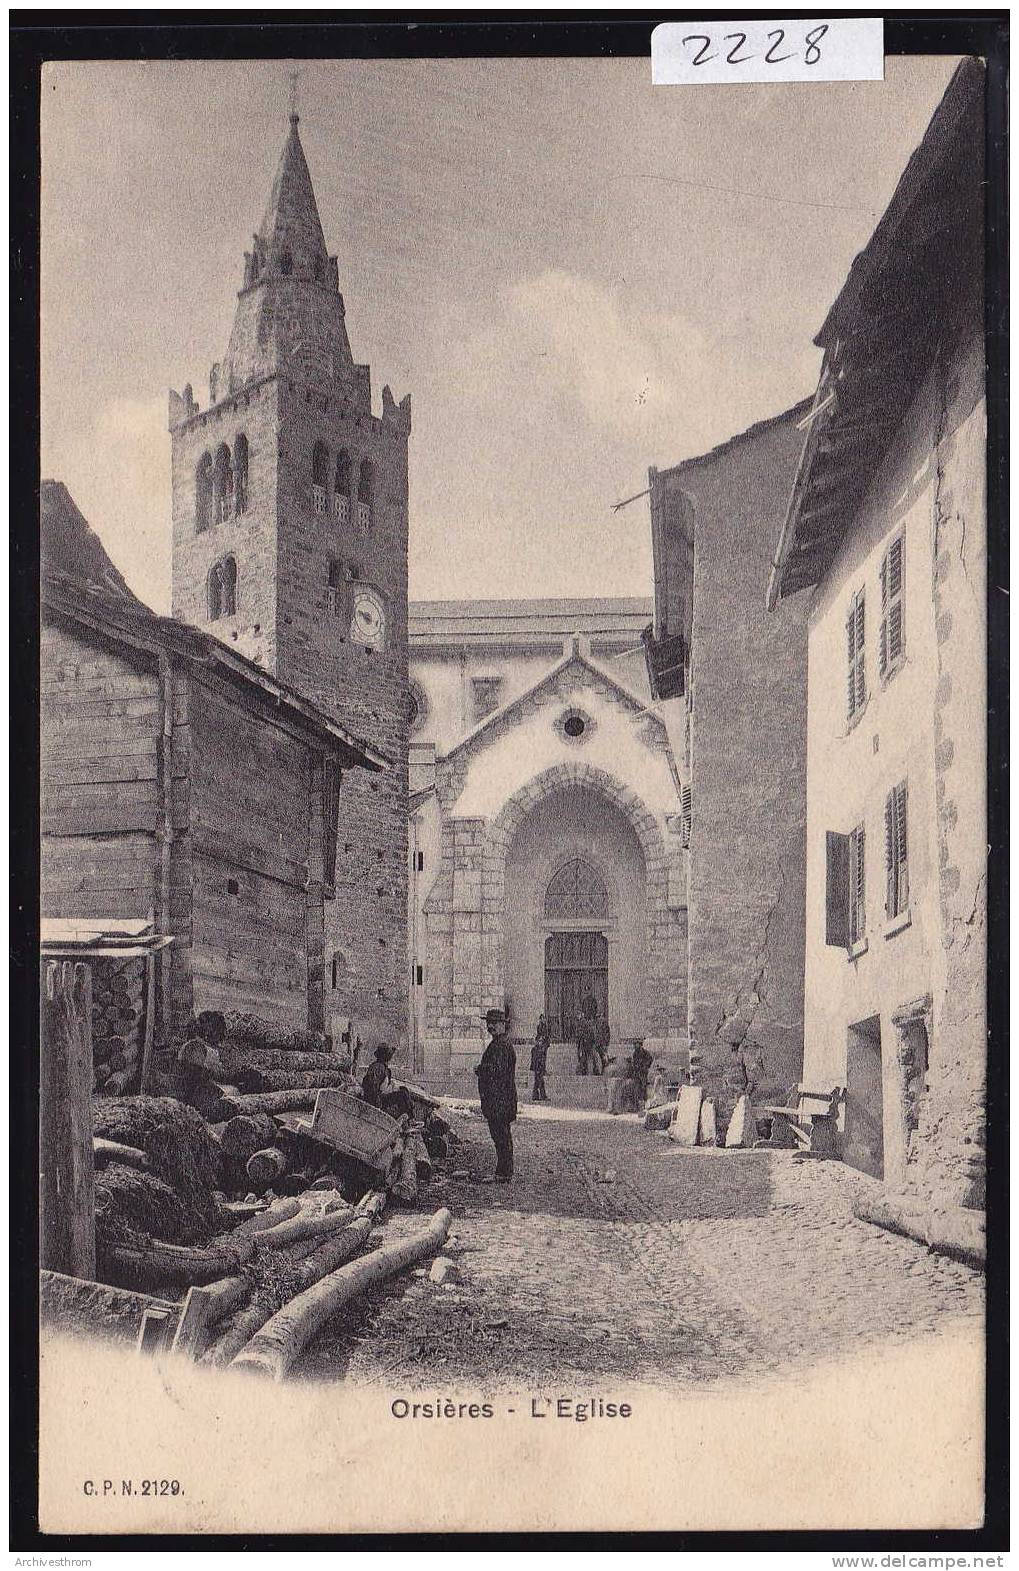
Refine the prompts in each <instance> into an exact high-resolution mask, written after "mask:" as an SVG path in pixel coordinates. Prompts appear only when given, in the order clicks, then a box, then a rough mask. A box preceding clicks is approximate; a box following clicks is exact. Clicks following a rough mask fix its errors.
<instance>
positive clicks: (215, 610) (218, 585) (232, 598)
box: [209, 556, 237, 622]
mask: <svg viewBox="0 0 1019 1571" xmlns="http://www.w3.org/2000/svg"><path fill="white" fill-rule="evenodd" d="M236 614H237V562H236V560H235V559H234V558H233V557H232V556H224V557H223V558H222V560H221V561H219V562H216V563H215V564H214V565H213V567H212V568H211V569H210V572H209V621H210V622H218V621H219V620H220V618H221V617H224V616H235V615H236Z"/></svg>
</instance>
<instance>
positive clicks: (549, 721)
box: [409, 599, 689, 1096]
mask: <svg viewBox="0 0 1019 1571" xmlns="http://www.w3.org/2000/svg"><path fill="white" fill-rule="evenodd" d="M653 609H654V607H653V602H652V601H650V600H642V599H589V600H570V599H563V600H519V601H509V600H489V601H484V600H481V601H420V602H412V603H411V606H410V619H409V633H410V677H411V687H410V693H411V699H410V715H411V728H412V729H411V741H410V785H411V795H410V811H411V827H410V845H409V853H410V855H409V891H410V899H409V910H410V945H411V972H412V974H411V988H410V994H411V1004H410V1016H411V1047H412V1062H413V1066H414V1069H415V1071H416V1072H417V1073H418V1074H420V1075H421V1076H422V1077H423V1078H426V1079H427V1080H428V1081H429V1083H431V1084H435V1085H444V1086H448V1087H450V1088H453V1089H456V1090H459V1091H461V1092H466V1093H468V1094H472V1092H473V1086H474V1079H473V1074H472V1066H473V1064H474V1063H476V1062H477V1058H478V1054H479V1052H480V1050H481V1048H482V1047H483V1044H484V1034H483V1033H484V1018H485V1011H486V1010H487V1009H489V1008H492V1007H499V1008H504V1009H505V1010H506V1011H507V1013H508V1016H509V1034H510V1036H511V1038H513V1039H515V1040H516V1041H517V1042H518V1043H522V1044H526V1043H527V1042H528V1041H530V1040H533V1036H534V1031H535V1026H536V1024H537V1020H538V1016H539V1015H540V1014H542V1013H544V1015H545V1017H546V1019H547V1021H548V1024H549V1028H550V1032H551V1042H552V1046H551V1049H550V1054H549V1073H550V1075H551V1076H552V1077H553V1082H554V1090H555V1091H556V1092H558V1094H559V1095H562V1093H563V1091H564V1089H565V1087H564V1085H563V1080H564V1078H568V1079H569V1080H570V1082H571V1083H572V1089H573V1093H574V1094H577V1093H579V1092H580V1090H581V1087H580V1086H579V1084H578V1082H577V1081H576V1080H575V1078H574V1077H575V1076H576V1073H577V1054H576V1048H575V1045H574V1042H575V1036H576V1029H577V1022H578V1017H579V1011H580V1007H581V1004H582V1002H583V1001H585V1000H588V999H591V998H593V999H594V1001H595V1003H596V1004H597V1006H598V1014H599V1017H600V1019H601V1020H602V1021H603V1022H606V1023H607V1024H608V1027H609V1031H610V1034H611V1042H612V1044H613V1045H614V1046H615V1047H617V1048H622V1049H623V1050H624V1051H625V1050H628V1048H629V1046H632V1044H633V1042H635V1041H637V1040H642V1041H643V1042H644V1043H645V1045H646V1046H647V1047H648V1049H649V1050H650V1051H651V1052H653V1053H654V1054H655V1055H656V1057H658V1058H661V1059H663V1060H664V1061H665V1062H666V1063H667V1064H668V1065H669V1067H670V1068H672V1069H674V1070H678V1069H680V1068H682V1067H685V1064H686V1044H687V1037H686V1017H687V999H686V971H687V944H686V914H687V913H686V850H685V846H686V844H687V841H688V823H687V821H686V819H685V818H684V812H683V803H684V791H683V777H682V774H681V769H680V767H679V766H678V765H677V756H676V754H675V753H674V751H673V745H672V741H671V740H670V735H669V726H668V724H667V722H666V719H665V718H664V717H663V711H665V710H667V709H670V708H676V709H680V708H681V705H678V704H673V705H671V706H669V705H660V704H656V703H655V701H654V700H653V699H652V698H651V695H650V688H649V680H648V672H647V663H646V659H645V645H644V638H645V633H646V630H647V628H648V625H649V623H650V621H651V618H652V613H653ZM682 762H683V761H682V758H680V760H679V764H680V765H681V764H682ZM686 799H687V800H689V793H687V795H686ZM610 1050H611V1049H610ZM518 1065H519V1067H520V1068H521V1070H523V1071H526V1067H527V1057H526V1052H519V1053H518ZM555 1082H558V1084H555ZM587 1094H588V1096H590V1095H597V1094H599V1093H598V1092H597V1083H595V1084H592V1085H590V1086H589V1087H588V1091H587Z"/></svg>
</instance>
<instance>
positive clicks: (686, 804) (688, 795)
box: [680, 785, 693, 850]
mask: <svg viewBox="0 0 1019 1571" xmlns="http://www.w3.org/2000/svg"><path fill="white" fill-rule="evenodd" d="M680 800H681V803H682V813H683V816H682V833H681V836H680V839H681V843H682V845H683V848H684V850H688V849H689V846H690V831H691V829H692V828H693V790H692V788H691V787H690V786H688V785H685V786H683V788H682V792H681V797H680Z"/></svg>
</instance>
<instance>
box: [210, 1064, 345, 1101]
mask: <svg viewBox="0 0 1019 1571" xmlns="http://www.w3.org/2000/svg"><path fill="white" fill-rule="evenodd" d="M238 1073H239V1074H242V1075H243V1077H244V1079H245V1080H246V1081H248V1082H249V1083H250V1084H254V1085H257V1086H258V1087H259V1091H258V1092H255V1093H253V1094H254V1095H258V1094H261V1095H263V1096H268V1095H271V1094H272V1093H273V1092H274V1091H275V1092H279V1091H301V1090H304V1089H305V1088H307V1089H308V1090H312V1091H318V1090H320V1089H321V1088H322V1087H323V1086H339V1087H340V1088H342V1089H343V1090H350V1091H352V1090H353V1089H354V1088H355V1086H356V1084H357V1082H356V1080H355V1079H354V1077H353V1075H350V1074H348V1073H347V1071H346V1070H345V1069H339V1068H337V1067H336V1066H335V1065H334V1066H333V1067H332V1068H331V1069H297V1070H288V1069H256V1068H254V1067H249V1068H245V1069H243V1070H240V1071H238Z"/></svg>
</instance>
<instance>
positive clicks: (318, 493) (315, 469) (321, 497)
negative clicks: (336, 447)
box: [311, 442, 329, 513]
mask: <svg viewBox="0 0 1019 1571" xmlns="http://www.w3.org/2000/svg"><path fill="white" fill-rule="evenodd" d="M328 485H329V451H328V449H327V447H326V445H325V443H324V442H316V443H315V450H314V452H313V453H312V455H311V505H312V507H313V508H314V510H315V512H316V513H325V512H327V511H328V506H329V501H328V490H327V487H328Z"/></svg>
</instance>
